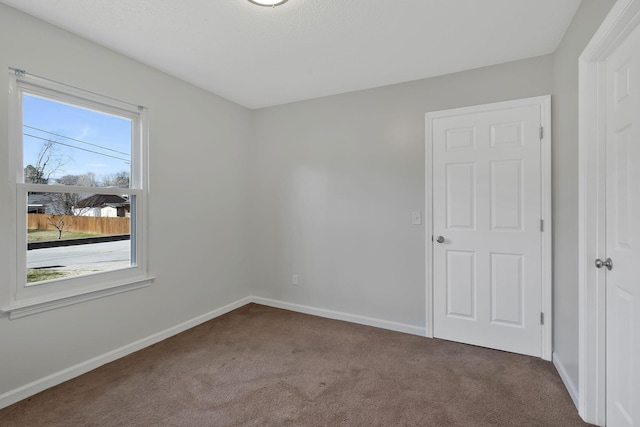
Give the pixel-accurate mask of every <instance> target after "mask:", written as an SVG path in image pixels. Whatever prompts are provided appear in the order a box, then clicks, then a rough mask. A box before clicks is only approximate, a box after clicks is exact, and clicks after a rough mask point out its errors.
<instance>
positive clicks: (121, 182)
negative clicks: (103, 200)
mask: <svg viewBox="0 0 640 427" xmlns="http://www.w3.org/2000/svg"><path fill="white" fill-rule="evenodd" d="M102 186H103V187H118V188H129V172H128V171H121V172H116V173H112V174H109V175H105V176H104V177H102Z"/></svg>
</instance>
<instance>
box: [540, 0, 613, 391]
mask: <svg viewBox="0 0 640 427" xmlns="http://www.w3.org/2000/svg"><path fill="white" fill-rule="evenodd" d="M614 3H615V2H614V1H613V0H583V1H582V4H581V5H580V8H579V9H578V11H577V12H576V16H575V17H574V19H573V22H572V23H571V26H570V27H569V29H568V30H567V32H566V34H565V36H564V38H563V40H562V42H561V43H560V46H559V47H558V49H557V50H556V52H555V54H554V56H553V64H554V65H553V102H552V124H553V138H552V139H553V148H552V155H553V182H554V185H553V188H554V194H553V217H554V226H555V230H554V231H555V233H554V247H553V250H554V274H553V281H554V318H555V319H554V321H555V329H554V339H553V347H554V353H555V354H554V357H555V358H557V359H558V360H559V361H560V362H561V363H562V365H563V366H564V368H565V370H566V373H567V375H568V377H569V378H570V381H572V382H573V385H574V387H575V388H576V389H577V387H578V57H579V56H580V54H581V53H582V51H583V49H584V48H585V46H586V45H587V43H588V42H589V40H590V39H591V37H592V36H593V34H594V33H595V32H596V30H597V29H598V27H599V26H600V24H601V23H602V20H603V19H604V17H605V16H606V14H607V13H608V12H609V10H610V9H611V7H612V6H613V4H614Z"/></svg>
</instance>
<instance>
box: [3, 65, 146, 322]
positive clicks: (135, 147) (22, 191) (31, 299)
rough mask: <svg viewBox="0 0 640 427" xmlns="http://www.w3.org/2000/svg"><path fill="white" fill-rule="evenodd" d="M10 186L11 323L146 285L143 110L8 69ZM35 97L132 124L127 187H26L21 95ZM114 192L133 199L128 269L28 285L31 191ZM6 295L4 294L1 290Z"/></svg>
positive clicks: (7, 299) (6, 305) (5, 308)
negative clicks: (15, 319) (27, 202)
mask: <svg viewBox="0 0 640 427" xmlns="http://www.w3.org/2000/svg"><path fill="white" fill-rule="evenodd" d="M9 74H10V77H9V93H10V95H9V102H10V105H9V166H10V167H9V170H10V174H11V176H10V177H9V182H10V183H11V184H12V186H13V189H14V194H15V197H14V198H13V200H10V203H11V204H13V205H14V206H12V208H13V209H12V212H15V218H13V221H12V226H13V230H12V231H13V232H14V234H15V245H13V251H12V253H11V257H12V259H11V265H14V266H15V269H14V271H12V272H10V275H9V278H10V283H9V292H8V296H7V297H5V301H0V303H1V305H0V307H1V308H0V310H2V311H3V312H6V313H8V314H9V317H10V318H11V319H14V318H19V317H23V316H27V315H30V314H35V313H39V312H43V311H48V310H51V309H55V308H58V307H63V306H67V305H71V304H76V303H79V302H83V301H87V300H91V299H95V298H101V297H104V296H107V295H112V294H116V293H121V292H126V291H130V290H133V289H138V288H141V287H147V286H149V285H150V282H151V280H152V279H153V277H152V276H150V274H149V271H148V243H147V242H148V232H147V230H148V226H147V223H148V221H147V198H148V189H147V187H148V119H147V115H148V113H147V109H146V108H144V107H141V106H137V105H133V104H129V103H127V102H123V101H119V100H116V99H113V98H109V97H107V96H103V95H98V94H96V93H93V92H88V91H85V90H82V89H79V88H76V87H73V86H69V85H66V84H63V83H59V82H55V81H51V80H48V79H45V78H42V77H38V76H35V75H31V74H28V73H26V72H24V71H23V70H16V69H10V70H9ZM25 93H26V94H29V95H35V96H39V97H43V98H46V99H51V100H53V101H58V102H62V103H66V104H70V105H75V106H78V107H84V108H89V109H92V110H95V111H98V112H103V113H106V114H113V115H116V116H119V117H125V118H128V119H130V120H131V123H132V135H131V136H132V146H131V177H130V184H129V187H130V188H128V189H123V188H102V187H99V188H96V187H77V186H67V185H57V184H54V185H49V184H31V183H25V182H24V169H23V168H24V164H23V117H22V116H23V105H22V100H23V95H24V94H25ZM43 190H46V191H47V192H64V193H85V194H96V193H98V194H116V195H120V194H123V193H124V192H126V193H127V194H129V195H130V197H131V198H132V200H133V199H135V203H132V210H131V266H130V267H127V268H124V269H118V270H112V271H105V272H98V273H92V274H86V275H81V276H76V277H67V278H61V279H54V280H48V281H43V282H38V283H37V284H32V285H29V286H27V282H26V280H27V279H26V277H27V239H26V229H27V204H26V200H27V195H28V193H29V192H32V191H43ZM3 294H4V295H6V292H3Z"/></svg>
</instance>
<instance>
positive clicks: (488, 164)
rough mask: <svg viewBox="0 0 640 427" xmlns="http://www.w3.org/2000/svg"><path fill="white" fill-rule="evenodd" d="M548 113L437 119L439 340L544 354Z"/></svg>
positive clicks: (526, 110)
mask: <svg viewBox="0 0 640 427" xmlns="http://www.w3.org/2000/svg"><path fill="white" fill-rule="evenodd" d="M540 127H541V107H540V105H535V104H534V105H527V106H522V107H516V108H508V109H504V108H502V109H496V110H492V111H487V110H486V108H485V109H484V111H480V112H469V113H465V114H456V113H452V114H451V115H450V116H446V115H445V116H444V117H436V118H434V119H433V121H432V125H431V132H432V151H433V231H434V236H436V237H438V236H443V237H444V241H443V242H442V243H438V242H437V241H434V243H433V301H434V304H433V306H434V307H433V309H434V336H436V337H439V338H444V339H450V340H454V341H460V342H465V343H469V344H475V345H481V346H485V347H491V348H496V349H501V350H507V351H513V352H517V353H523V354H528V355H534V356H541V352H542V350H541V349H542V328H541V325H540V314H541V311H542V294H541V289H542V273H541V270H542V267H541V244H542V240H541V231H540V220H541V218H542V214H541V210H542V208H541V197H542V193H541V185H542V184H541V182H542V176H541V173H542V172H541V145H540V133H539V132H540Z"/></svg>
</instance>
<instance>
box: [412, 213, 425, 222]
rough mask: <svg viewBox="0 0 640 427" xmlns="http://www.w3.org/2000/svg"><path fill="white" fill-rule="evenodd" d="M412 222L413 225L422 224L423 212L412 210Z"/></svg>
mask: <svg viewBox="0 0 640 427" xmlns="http://www.w3.org/2000/svg"><path fill="white" fill-rule="evenodd" d="M411 224H413V225H421V224H422V212H411Z"/></svg>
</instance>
